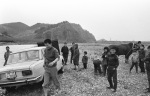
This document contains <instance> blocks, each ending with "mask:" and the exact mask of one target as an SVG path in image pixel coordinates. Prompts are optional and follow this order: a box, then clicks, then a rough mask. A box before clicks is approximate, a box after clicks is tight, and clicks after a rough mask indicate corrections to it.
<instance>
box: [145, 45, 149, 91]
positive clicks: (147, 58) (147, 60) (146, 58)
mask: <svg viewBox="0 0 150 96" xmlns="http://www.w3.org/2000/svg"><path fill="white" fill-rule="evenodd" d="M144 62H145V64H146V70H147V78H148V88H146V90H147V92H149V93H150V46H148V47H147V53H146V56H145V58H144Z"/></svg>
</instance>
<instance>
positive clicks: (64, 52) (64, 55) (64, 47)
mask: <svg viewBox="0 0 150 96" xmlns="http://www.w3.org/2000/svg"><path fill="white" fill-rule="evenodd" d="M61 52H62V55H63V58H64V63H65V65H66V64H67V61H68V54H69V49H68V47H67V43H66V42H65V43H64V46H63V47H62V48H61Z"/></svg>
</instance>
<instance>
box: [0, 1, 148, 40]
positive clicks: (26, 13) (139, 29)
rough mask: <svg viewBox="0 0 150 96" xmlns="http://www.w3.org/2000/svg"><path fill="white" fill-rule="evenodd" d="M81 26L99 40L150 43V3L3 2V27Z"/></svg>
mask: <svg viewBox="0 0 150 96" xmlns="http://www.w3.org/2000/svg"><path fill="white" fill-rule="evenodd" d="M62 21H69V22H71V23H77V24H80V25H81V26H82V27H83V28H84V29H86V30H88V31H89V32H91V33H92V34H93V35H94V36H95V37H96V39H97V40H99V39H102V38H104V39H107V40H110V38H111V40H123V41H124V40H125V41H130V40H141V41H150V0H0V24H2V23H10V22H23V23H25V24H27V25H29V26H31V25H33V24H35V23H50V24H55V23H58V22H62Z"/></svg>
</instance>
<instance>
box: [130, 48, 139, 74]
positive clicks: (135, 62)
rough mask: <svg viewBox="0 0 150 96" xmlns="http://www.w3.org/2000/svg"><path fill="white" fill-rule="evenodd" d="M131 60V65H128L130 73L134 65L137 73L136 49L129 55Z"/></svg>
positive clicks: (137, 56) (137, 57) (137, 55)
mask: <svg viewBox="0 0 150 96" xmlns="http://www.w3.org/2000/svg"><path fill="white" fill-rule="evenodd" d="M131 62H132V65H131V67H130V73H131V70H132V69H133V67H134V66H135V68H136V73H138V63H139V54H138V52H137V51H136V50H134V51H133V53H132V55H131Z"/></svg>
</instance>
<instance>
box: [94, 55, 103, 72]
mask: <svg viewBox="0 0 150 96" xmlns="http://www.w3.org/2000/svg"><path fill="white" fill-rule="evenodd" d="M93 64H94V74H95V75H98V73H99V74H100V75H101V74H102V71H101V66H100V64H102V62H101V61H100V59H99V58H98V56H96V57H95V58H94V59H93Z"/></svg>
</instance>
